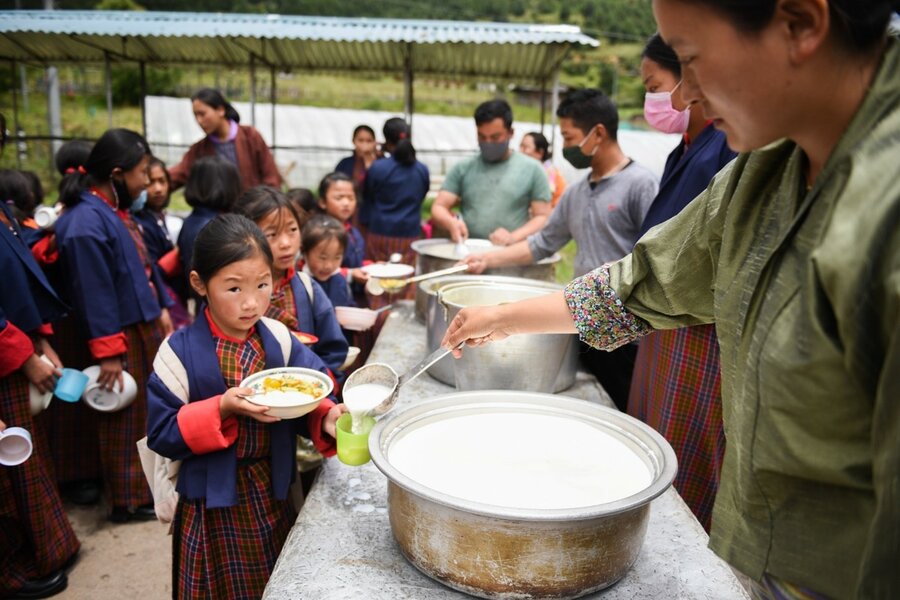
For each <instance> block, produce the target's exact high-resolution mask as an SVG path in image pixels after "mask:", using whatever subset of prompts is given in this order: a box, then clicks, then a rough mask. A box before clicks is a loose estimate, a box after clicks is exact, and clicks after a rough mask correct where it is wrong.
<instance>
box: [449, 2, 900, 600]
mask: <svg viewBox="0 0 900 600" xmlns="http://www.w3.org/2000/svg"><path fill="white" fill-rule="evenodd" d="M896 8H897V6H896V2H892V1H887V0H882V1H877V0H728V1H724V0H654V2H653V9H654V13H655V15H656V19H657V22H658V24H659V29H660V33H661V34H662V36H663V38H664V39H665V40H666V42H667V43H669V44H670V45H671V46H672V47H673V49H674V50H675V52H676V53H677V54H678V56H679V60H680V61H681V63H682V70H683V78H684V82H683V83H682V86H683V88H682V89H683V95H684V98H686V99H687V100H688V101H689V102H691V103H692V104H694V105H696V106H697V107H698V108H700V109H702V110H703V111H704V113H705V114H706V116H707V118H709V119H712V120H713V121H714V123H715V125H716V127H717V128H719V129H720V130H722V131H724V132H725V134H726V135H727V137H728V142H729V145H730V146H731V147H732V148H733V149H734V150H737V151H739V152H740V153H741V154H740V155H739V157H738V158H737V159H736V160H735V161H734V162H733V163H732V164H731V165H729V166H728V167H727V168H726V169H725V170H723V171H722V172H721V173H719V174H718V175H717V176H716V178H715V179H714V180H713V181H712V183H711V184H710V186H709V188H708V189H707V190H706V191H705V192H704V193H703V194H702V195H701V196H700V197H698V198H697V199H696V200H695V201H694V202H692V203H691V204H690V205H689V206H688V207H687V208H685V209H684V210H683V211H682V212H681V213H680V214H679V215H677V216H676V217H674V218H673V219H671V220H669V221H667V222H666V223H664V224H662V225H660V226H657V227H655V228H653V229H651V230H650V231H649V232H648V233H647V234H646V235H645V236H644V237H643V238H641V240H640V241H639V242H638V243H637V245H636V246H635V248H634V251H633V252H632V254H630V255H628V256H626V257H625V258H623V259H622V260H621V261H619V262H617V263H614V264H610V265H604V266H602V267H600V268H598V269H597V270H595V271H593V272H591V273H589V274H587V275H585V276H583V277H581V278H579V279H576V280H575V281H573V282H571V283H570V284H569V285H568V286H567V287H566V289H565V290H564V291H563V292H560V293H558V294H554V295H551V296H545V297H542V298H538V299H533V300H528V301H524V302H521V303H517V304H507V305H503V306H495V307H483V308H474V309H466V310H464V311H462V312H460V313H459V315H458V316H457V317H456V318H455V319H454V320H453V322H452V323H451V325H450V327H449V329H448V332H447V335H446V337H445V339H444V342H443V343H444V345H445V346H449V347H455V346H456V345H457V344H459V343H461V342H466V343H467V344H468V345H469V346H478V345H480V344H484V343H488V342H489V341H491V340H498V339H503V338H505V337H506V336H509V335H513V334H517V333H534V332H573V333H574V332H577V333H579V334H580V336H581V337H582V339H584V340H585V341H587V342H588V343H590V344H591V345H593V346H595V347H598V348H603V349H613V348H615V347H618V346H620V345H622V344H624V343H627V342H629V341H631V340H634V339H636V338H638V337H640V336H642V335H644V334H646V333H647V332H649V331H651V330H653V329H673V328H677V327H684V326H690V325H698V324H705V323H707V324H708V323H714V324H715V326H716V331H717V334H718V337H719V343H720V346H721V367H722V401H723V413H724V414H723V416H724V421H725V434H726V438H727V442H728V443H727V449H726V453H725V461H724V465H723V470H722V477H721V483H720V487H719V490H718V494H717V496H716V501H715V506H714V509H713V518H712V530H711V533H710V545H711V547H712V548H713V550H714V551H715V552H716V553H717V554H719V555H720V556H721V557H722V558H724V559H725V560H726V561H728V562H729V563H730V564H731V565H732V566H733V567H734V568H735V569H737V570H739V571H741V572H743V573H745V574H746V575H748V576H749V577H750V579H751V580H753V581H754V586H755V588H754V593H755V595H757V596H758V597H762V598H768V597H776V598H782V597H789V598H790V597H798V598H818V597H823V596H824V597H836V598H900V568H898V566H900V562H898V561H900V177H898V176H897V168H898V166H900V162H898V157H900V43H898V40H896V39H895V38H892V37H891V36H889V35H888V33H887V23H888V20H889V18H890V16H891V14H892V12H893V10H895V9H896ZM697 23H702V24H703V26H702V27H698V26H697Z"/></svg>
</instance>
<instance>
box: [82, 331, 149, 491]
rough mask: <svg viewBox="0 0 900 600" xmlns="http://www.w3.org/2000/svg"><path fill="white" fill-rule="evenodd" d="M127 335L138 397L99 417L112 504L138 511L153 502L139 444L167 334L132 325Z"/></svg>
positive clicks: (128, 368) (128, 361) (127, 363)
mask: <svg viewBox="0 0 900 600" xmlns="http://www.w3.org/2000/svg"><path fill="white" fill-rule="evenodd" d="M123 331H124V332H125V337H126V338H127V339H128V352H127V353H126V354H125V370H126V371H128V372H129V373H130V374H131V376H132V377H134V380H135V382H136V383H137V389H138V392H137V397H136V398H135V399H134V402H132V403H131V405H130V406H128V407H126V408H124V409H122V410H120V411H118V412H113V413H98V422H97V433H98V440H99V442H100V464H101V466H102V472H103V481H104V482H105V484H106V491H107V494H108V495H109V499H110V503H111V504H112V506H123V507H126V508H129V509H134V508H137V507H138V506H141V505H144V504H150V503H152V502H153V496H152V495H151V494H150V488H149V487H148V486H147V479H146V477H144V471H143V469H142V468H141V461H140V458H139V456H138V451H137V446H136V444H137V441H138V440H139V439H141V438H142V437H144V436H145V435H146V431H147V381H148V380H149V379H150V373H152V372H153V359H154V358H155V357H156V352H157V350H159V345H160V343H162V340H163V332H162V328H161V327H160V326H159V324H158V323H156V322H153V323H138V324H136V325H129V326H128V327H126V328H125V329H124V330H123Z"/></svg>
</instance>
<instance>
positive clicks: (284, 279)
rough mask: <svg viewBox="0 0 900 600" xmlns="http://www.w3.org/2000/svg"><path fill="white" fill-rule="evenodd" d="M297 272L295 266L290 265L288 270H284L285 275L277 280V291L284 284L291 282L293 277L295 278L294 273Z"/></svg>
mask: <svg viewBox="0 0 900 600" xmlns="http://www.w3.org/2000/svg"><path fill="white" fill-rule="evenodd" d="M296 273H297V271H296V270H295V269H294V267H288V268H287V271H285V272H284V277H282V278H281V279H279V280H278V281H276V282H275V286H274V287H275V291H276V292H277V291H278V290H280V289H281V288H283V287H284V286H286V285H288V284H289V283H290V282H291V279H293V278H294V275H295V274H296Z"/></svg>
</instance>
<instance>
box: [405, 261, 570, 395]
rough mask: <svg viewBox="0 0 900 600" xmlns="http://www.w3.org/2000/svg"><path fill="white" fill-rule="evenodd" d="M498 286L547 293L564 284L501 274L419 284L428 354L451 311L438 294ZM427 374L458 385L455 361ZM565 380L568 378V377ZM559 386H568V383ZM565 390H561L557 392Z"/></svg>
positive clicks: (440, 336)
mask: <svg viewBox="0 0 900 600" xmlns="http://www.w3.org/2000/svg"><path fill="white" fill-rule="evenodd" d="M496 284H503V285H516V286H526V287H530V288H532V289H542V290H546V291H547V292H548V293H549V292H555V291H557V290H561V289H562V286H561V285H559V284H557V283H551V282H549V281H537V280H534V279H524V278H522V277H505V276H502V275H448V276H447V277H440V278H437V279H430V280H425V281H423V282H422V283H420V284H419V287H418V289H417V290H416V310H418V305H419V302H420V300H421V301H422V302H423V303H424V305H425V336H426V337H425V346H426V350H427V352H434V351H435V350H437V348H438V346H439V345H440V343H441V340H442V339H443V337H444V333H445V332H446V331H447V326H448V324H449V321H448V320H447V314H448V311H447V309H446V308H445V307H444V306H442V305H441V304H440V303H439V302H438V293H439V292H446V291H449V290H450V289H452V288H454V287H457V286H462V285H496ZM576 352H577V350H576ZM428 374H429V375H431V376H432V377H434V378H435V379H437V380H438V381H440V382H441V383H446V384H447V385H456V380H455V378H454V375H453V363H452V361H449V360H442V361H438V362H437V363H435V364H434V365H433V366H432V367H431V368H430V369H428ZM573 377H574V375H573ZM563 379H565V377H564V378H563ZM560 383H565V381H562V382H560ZM566 387H568V386H566ZM562 389H565V388H563V387H560V388H559V389H558V390H556V391H560V390H562Z"/></svg>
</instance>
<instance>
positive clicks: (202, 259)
mask: <svg viewBox="0 0 900 600" xmlns="http://www.w3.org/2000/svg"><path fill="white" fill-rule="evenodd" d="M256 255H260V256H262V257H263V259H265V261H266V263H268V265H269V267H271V266H272V264H273V263H274V262H275V261H274V260H273V259H272V250H270V249H269V243H268V242H267V241H266V236H264V235H263V232H262V231H260V229H259V227H257V226H256V223H254V222H253V221H251V220H250V219H248V218H247V217H245V216H243V215H235V214H227V215H219V216H217V217H216V218H215V219H213V220H212V221H210V222H209V223H207V224H206V225H205V226H204V227H203V229H201V230H200V233H198V234H197V238H196V239H195V240H194V255H193V256H192V257H191V270H193V271H196V272H197V275H198V276H199V277H200V280H201V281H203V283H208V282H209V280H210V279H212V278H213V276H214V275H215V274H216V273H218V272H219V271H221V270H222V269H224V268H225V267H227V266H228V265H230V264H232V263H236V262H238V261H241V260H245V259H247V258H251V257H253V256H256Z"/></svg>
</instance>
